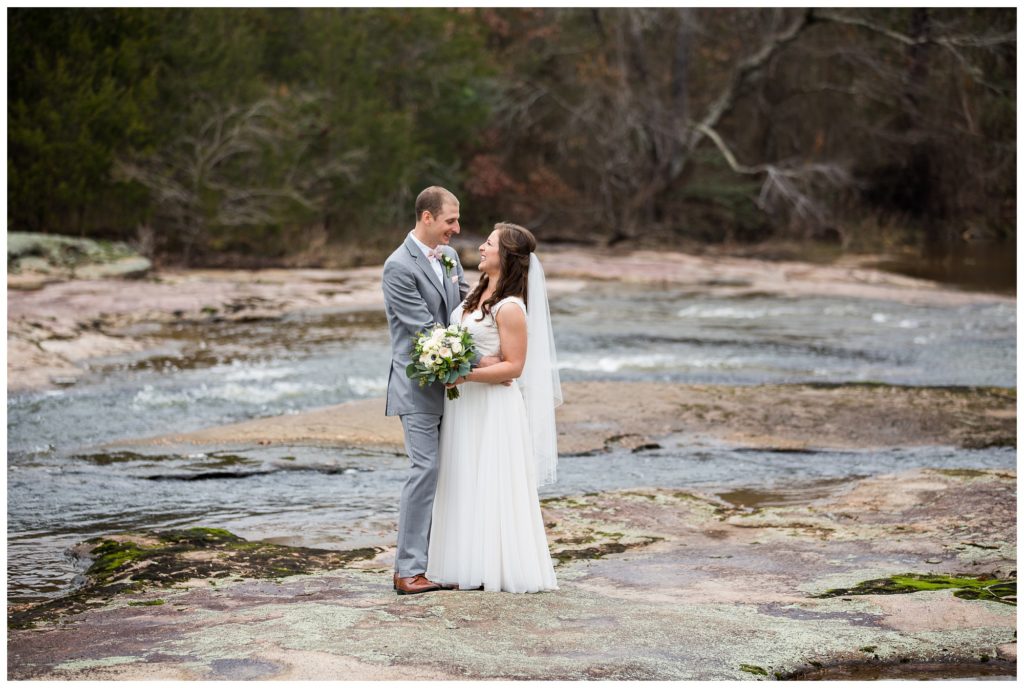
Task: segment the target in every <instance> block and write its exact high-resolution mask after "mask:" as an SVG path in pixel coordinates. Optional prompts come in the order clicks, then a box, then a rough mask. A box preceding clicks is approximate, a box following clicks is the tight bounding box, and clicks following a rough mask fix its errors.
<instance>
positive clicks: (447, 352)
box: [437, 346, 452, 358]
mask: <svg viewBox="0 0 1024 688" xmlns="http://www.w3.org/2000/svg"><path fill="white" fill-rule="evenodd" d="M437 354H438V356H440V357H441V358H451V357H452V350H451V349H449V348H448V347H447V346H443V347H441V350H440V351H438V352H437Z"/></svg>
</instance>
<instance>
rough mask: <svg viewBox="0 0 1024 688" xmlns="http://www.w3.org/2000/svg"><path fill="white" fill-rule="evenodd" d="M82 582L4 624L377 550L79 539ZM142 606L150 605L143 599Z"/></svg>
mask: <svg viewBox="0 0 1024 688" xmlns="http://www.w3.org/2000/svg"><path fill="white" fill-rule="evenodd" d="M84 545H85V547H84V549H85V550H86V554H85V556H87V557H89V558H91V559H92V563H91V565H90V566H89V568H88V569H87V570H86V572H85V576H86V578H87V582H86V584H85V585H83V586H82V587H81V588H79V589H77V590H76V591H74V592H73V593H71V594H70V595H67V596H64V597H61V598H58V599H55V600H49V601H47V602H44V603H41V604H38V605H34V606H31V607H28V608H25V609H19V610H17V611H14V612H13V613H10V614H8V627H10V628H28V627H31V626H33V625H34V624H35V623H36V622H37V621H46V620H52V619H55V618H57V617H60V616H64V615H68V614H77V613H79V612H82V611H84V610H86V609H88V608H90V607H95V606H100V605H102V604H104V603H105V602H106V601H107V600H109V599H111V598H112V597H113V596H114V595H116V594H118V593H124V592H138V591H141V590H144V589H146V588H149V587H163V588H170V587H173V586H175V585H177V584H181V583H184V582H186V581H188V580H192V579H206V580H209V581H210V582H211V583H213V582H214V581H213V579H216V578H225V577H228V576H236V577H243V578H279V577H282V576H291V575H295V574H303V573H310V572H311V571H314V570H325V569H333V568H338V567H341V566H344V565H345V564H347V563H349V562H352V561H359V560H363V559H372V558H373V557H374V556H376V555H377V554H378V553H379V552H380V551H381V550H380V549H379V548H376V547H364V548H361V549H353V550H346V551H335V550H326V549H314V548H309V547H289V546H287V545H278V544H274V543H270V542H261V541H253V542H250V541H248V540H245V539H244V538H241V537H239V536H237V535H235V534H234V533H231V532H229V531H227V530H223V529H221V528H188V529H183V530H166V531H160V532H153V531H145V532H142V531H140V532H129V533H119V534H117V535H115V536H110V537H98V538H92V539H90V540H87V541H86V542H85V543H84ZM147 604H154V603H153V602H149V603H147Z"/></svg>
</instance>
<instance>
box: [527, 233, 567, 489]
mask: <svg viewBox="0 0 1024 688" xmlns="http://www.w3.org/2000/svg"><path fill="white" fill-rule="evenodd" d="M526 311H527V315H526V363H525V365H524V366H523V373H522V375H520V377H519V386H520V388H521V389H522V391H523V399H524V400H525V402H526V415H527V418H528V419H529V423H530V434H531V435H532V436H533V449H534V459H535V465H536V468H537V486H538V487H539V486H541V485H547V484H549V483H553V482H554V481H555V478H556V468H557V466H558V433H557V431H556V430H555V408H557V407H558V406H561V405H562V384H561V381H560V380H559V377H558V361H557V359H556V358H555V337H554V334H553V333H552V331H551V312H550V311H549V309H548V290H547V283H546V281H545V279H544V268H542V267H541V265H540V261H539V260H537V255H536V254H535V253H531V254H530V274H529V277H528V286H527V289H526Z"/></svg>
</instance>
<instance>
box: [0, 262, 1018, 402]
mask: <svg viewBox="0 0 1024 688" xmlns="http://www.w3.org/2000/svg"><path fill="white" fill-rule="evenodd" d="M466 258H467V265H469V264H471V263H469V258H471V256H469V255H467V256H466ZM542 258H543V260H544V263H545V270H546V271H547V273H548V275H549V276H550V277H551V278H552V279H551V280H550V282H549V288H550V289H552V290H553V291H554V292H557V291H560V290H561V291H571V290H578V289H582V288H584V287H585V285H586V283H587V280H602V281H608V280H617V281H621V282H624V283H635V284H649V285H651V288H652V289H658V288H660V287H661V286H664V285H676V286H682V287H688V288H692V289H693V290H694V291H695V292H698V293H702V294H707V295H709V296H714V297H723V296H751V295H758V294H762V295H763V294H773V295H786V296H794V297H798V296H809V295H818V296H826V295H827V296H847V297H857V298H870V299H882V300H896V301H904V302H909V303H919V304H937V305H943V304H945V305H962V304H970V303H990V302H992V303H995V302H999V303H1014V302H1015V299H1014V298H1013V297H1008V296H1000V295H995V294H984V293H977V292H963V291H957V290H954V289H947V288H943V287H941V286H940V285H937V284H936V283H934V282H929V281H926V280H919V279H912V278H908V277H902V276H899V275H894V274H891V273H886V272H882V271H879V270H874V269H870V268H866V267H864V265H865V264H867V263H869V262H871V261H873V260H876V259H877V257H873V258H872V257H861V258H847V259H844V260H842V261H839V262H837V263H836V264H833V265H813V264H809V263H798V262H792V261H789V262H770V261H765V260H757V259H750V258H728V257H707V256H691V255H686V254H681V253H672V252H659V253H655V252H651V251H637V252H624V253H617V254H608V253H598V252H594V251H586V250H580V249H572V250H564V249H551V250H549V251H548V252H546V253H544V254H543V255H542ZM380 271H381V268H380V267H368V268H354V269H349V270H306V269H298V270H282V269H268V270H165V271H160V272H158V273H153V272H150V273H147V274H146V275H145V276H144V277H140V278H139V279H134V280H130V281H126V280H122V279H99V278H91V279H80V278H78V279H68V278H67V277H66V276H65V277H62V278H57V277H52V276H48V277H47V279H46V280H43V281H39V280H35V281H29V282H26V281H25V280H26V279H27V278H26V277H24V276H19V275H12V276H9V277H8V289H7V304H8V306H7V390H8V392H9V393H10V392H22V391H29V390H37V389H47V388H53V387H58V386H65V385H72V384H75V382H76V381H77V380H78V379H80V378H81V377H82V376H84V375H87V374H88V372H89V360H90V359H93V358H97V357H102V356H109V355H114V354H123V353H127V352H131V351H143V350H146V349H151V348H154V347H157V346H159V344H160V340H159V339H158V338H157V337H155V336H153V334H152V329H153V327H152V326H154V325H160V324H168V323H182V324H183V323H189V322H198V323H203V322H218V321H223V320H235V321H255V320H273V319H277V318H281V317H282V316H284V315H285V314H287V313H289V312H294V311H297V310H308V309H318V308H330V309H339V308H343V309H351V310H379V309H381V308H382V304H383V297H382V295H381V291H380V274H381V273H380ZM469 279H470V281H471V282H474V281H475V280H476V276H475V274H472V273H470V274H469Z"/></svg>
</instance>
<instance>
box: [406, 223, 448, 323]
mask: <svg viewBox="0 0 1024 688" xmlns="http://www.w3.org/2000/svg"><path fill="white" fill-rule="evenodd" d="M405 247H406V248H407V249H409V255H411V256H412V259H413V262H415V263H416V266H417V267H419V269H420V270H422V271H423V274H424V275H426V276H427V281H428V282H430V283H431V284H432V285H433V286H434V289H437V293H438V294H440V295H441V298H442V299H443V300H444V305H445V307H446V308H447V307H448V290H447V289H445V288H444V287H442V286H441V285H440V284H438V283H437V274H436V273H435V272H434V268H432V267H430V261H429V260H427V257H426V256H425V255H423V251H421V250H420V247H419V246H417V245H416V242H415V241H413V240H412V237H406V238H405ZM441 274H442V275H443V274H444V268H442V269H441Z"/></svg>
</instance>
